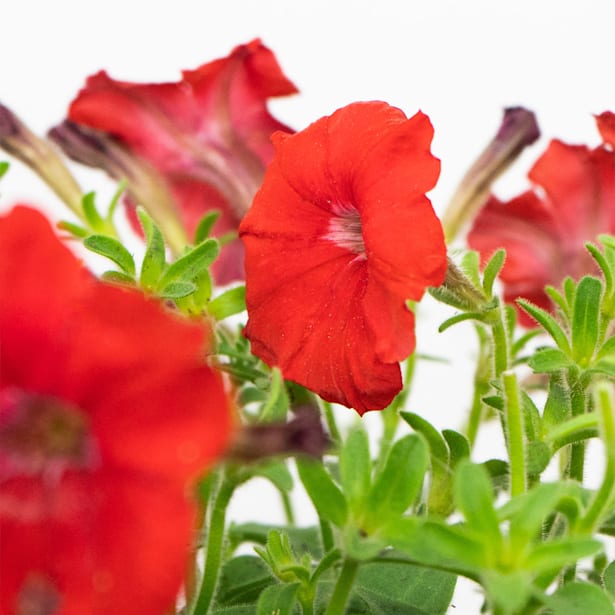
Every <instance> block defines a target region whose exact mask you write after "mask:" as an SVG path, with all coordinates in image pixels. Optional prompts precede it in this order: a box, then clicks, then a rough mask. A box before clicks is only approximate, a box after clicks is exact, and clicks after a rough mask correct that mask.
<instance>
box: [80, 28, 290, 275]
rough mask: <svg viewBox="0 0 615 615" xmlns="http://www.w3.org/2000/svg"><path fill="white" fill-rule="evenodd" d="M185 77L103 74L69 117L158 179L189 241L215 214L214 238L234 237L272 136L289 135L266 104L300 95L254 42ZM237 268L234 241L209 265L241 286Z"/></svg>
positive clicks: (94, 79)
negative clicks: (113, 142)
mask: <svg viewBox="0 0 615 615" xmlns="http://www.w3.org/2000/svg"><path fill="white" fill-rule="evenodd" d="M182 77H183V78H182V80H181V81H179V82H176V83H159V84H135V83H126V82H122V81H115V80H113V79H111V78H109V77H108V76H107V74H106V73H105V72H99V73H97V74H96V75H93V76H92V77H90V78H89V79H88V80H87V83H86V86H85V88H84V89H83V90H81V92H79V94H78V96H77V98H76V99H75V100H74V101H73V102H72V104H71V106H70V110H69V119H70V120H72V121H73V122H76V123H78V124H83V125H85V126H88V127H90V128H94V129H96V130H99V131H103V132H106V133H109V134H110V135H112V136H113V137H116V138H117V139H119V140H120V141H121V142H122V143H123V144H124V145H126V146H127V147H128V148H129V149H130V150H132V151H133V152H134V154H136V155H137V156H138V157H140V158H143V159H146V160H147V161H149V163H151V164H152V165H153V166H154V167H155V168H156V169H157V170H158V171H159V172H160V173H161V174H163V175H164V177H165V178H166V180H167V182H168V184H169V188H170V190H171V192H172V194H173V195H174V197H175V200H176V202H177V204H178V206H179V210H180V215H181V217H182V219H183V222H184V224H185V226H186V228H187V230H188V232H189V233H190V235H191V236H192V233H193V232H194V230H195V228H196V224H197V223H198V221H199V220H200V218H201V217H202V216H203V214H205V213H206V212H207V211H209V210H211V209H220V210H221V212H222V216H221V218H220V219H219V220H218V222H217V223H216V232H217V234H218V235H220V234H224V233H226V232H228V231H234V230H236V229H237V227H238V225H239V222H240V221H241V219H242V217H243V215H244V214H245V212H246V211H247V210H248V207H249V206H250V203H251V201H252V198H253V196H254V193H255V192H256V190H257V189H258V187H259V186H260V183H261V181H262V179H263V175H264V172H265V167H266V165H267V164H268V163H269V161H270V160H271V157H272V156H273V147H272V145H271V142H270V135H271V133H272V132H273V131H275V130H286V131H289V129H288V127H286V126H285V125H284V124H281V123H280V122H278V121H277V120H276V119H274V118H273V117H272V116H271V115H270V114H269V112H268V111H267V106H266V101H267V98H269V97H272V96H285V95H288V94H293V93H294V92H296V91H297V89H296V87H295V86H294V84H293V83H292V82H291V81H289V80H288V79H287V78H286V77H285V75H284V74H283V73H282V70H281V69H280V66H279V65H278V63H277V60H276V58H275V56H274V55H273V53H272V52H271V50H270V49H268V48H267V47H265V46H264V45H263V44H262V43H261V42H260V40H253V41H251V42H250V43H248V44H246V45H240V46H238V47H236V48H235V49H234V50H233V51H232V52H231V53H230V55H229V56H228V57H226V58H222V59H218V60H214V61H213V62H210V63H208V64H203V65H202V66H200V67H199V68H197V69H196V70H192V71H184V72H183V73H182ZM143 205H144V206H146V207H147V203H143ZM242 260H243V250H242V247H241V243H240V242H239V241H234V242H233V243H232V244H229V246H228V247H227V248H225V249H224V250H223V253H222V255H221V258H220V259H219V261H218V263H217V264H216V266H215V267H217V269H215V272H216V274H217V279H218V281H219V282H221V283H225V282H228V281H230V280H232V279H237V278H241V279H243V276H244V273H243V267H242Z"/></svg>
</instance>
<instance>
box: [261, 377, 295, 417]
mask: <svg viewBox="0 0 615 615" xmlns="http://www.w3.org/2000/svg"><path fill="white" fill-rule="evenodd" d="M288 406H289V400H288V394H287V392H286V386H285V385H284V378H283V377H282V372H281V371H280V368H279V367H274V368H273V369H272V370H271V384H270V386H269V397H268V399H267V403H266V404H265V405H264V406H263V407H262V409H261V411H260V416H259V420H260V422H261V423H271V422H274V421H284V420H286V413H287V411H288Z"/></svg>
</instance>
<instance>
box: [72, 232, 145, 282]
mask: <svg viewBox="0 0 615 615" xmlns="http://www.w3.org/2000/svg"><path fill="white" fill-rule="evenodd" d="M83 245H84V246H85V247H86V248H87V249H88V250H91V251H92V252H96V254H101V255H102V256H105V257H107V258H108V259H110V260H112V261H113V262H114V263H115V264H116V265H117V266H118V267H120V269H122V271H124V272H125V273H127V274H129V275H131V276H134V275H135V272H136V269H135V261H134V259H133V257H132V254H131V253H130V252H129V251H128V250H127V249H126V248H125V247H124V246H123V245H122V244H121V243H120V242H119V241H118V240H117V239H114V238H113V237H108V236H107V235H90V236H89V237H86V238H85V240H84V241H83Z"/></svg>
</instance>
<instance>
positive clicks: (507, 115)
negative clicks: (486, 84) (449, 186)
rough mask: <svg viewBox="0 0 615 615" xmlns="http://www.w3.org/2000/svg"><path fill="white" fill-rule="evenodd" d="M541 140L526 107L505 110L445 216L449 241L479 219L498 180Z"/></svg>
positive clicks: (532, 117)
mask: <svg viewBox="0 0 615 615" xmlns="http://www.w3.org/2000/svg"><path fill="white" fill-rule="evenodd" d="M539 137H540V129H539V128H538V123H537V121H536V116H535V115H534V113H533V112H532V111H528V110H527V109H524V108H523V107H510V108H508V109H505V110H504V117H503V119H502V123H501V124H500V127H499V129H498V131H497V133H496V135H495V136H494V137H493V139H492V140H491V142H490V143H489V144H488V145H487V147H486V148H485V149H484V151H483V152H482V153H481V155H480V156H479V157H478V158H477V160H476V161H475V162H474V164H473V165H472V166H471V167H470V168H469V169H468V171H467V172H466V174H465V175H464V177H463V179H462V180H461V183H460V184H459V186H458V188H457V190H456V191H455V193H454V194H453V197H452V198H451V200H450V203H449V205H448V207H447V208H446V211H445V212H444V215H443V216H442V226H443V227H444V233H445V235H446V239H447V241H451V240H453V239H454V238H455V237H456V236H457V234H458V233H459V231H460V230H461V229H462V228H463V227H464V226H465V225H466V224H467V223H468V222H470V221H471V220H472V219H473V218H474V217H475V216H476V214H477V213H478V212H479V210H480V208H481V207H482V205H484V203H485V202H486V200H487V197H488V196H489V192H490V190H491V186H492V185H493V183H494V182H495V180H496V179H497V178H498V177H499V176H500V175H502V173H504V171H506V169H508V167H509V166H510V165H511V164H512V163H513V162H514V161H515V160H516V159H517V158H518V157H519V155H520V154H521V152H522V151H523V150H524V149H525V148H526V147H527V146H528V145H531V144H532V143H534V142H535V141H536V140H537V139H538V138H539Z"/></svg>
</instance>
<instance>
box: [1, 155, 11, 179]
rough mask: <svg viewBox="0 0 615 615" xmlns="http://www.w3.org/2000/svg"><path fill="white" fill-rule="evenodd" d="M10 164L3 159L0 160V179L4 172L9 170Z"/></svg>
mask: <svg viewBox="0 0 615 615" xmlns="http://www.w3.org/2000/svg"><path fill="white" fill-rule="evenodd" d="M10 166H11V165H10V164H9V163H8V162H6V161H4V160H3V161H2V162H0V179H2V178H3V177H4V176H5V175H6V172H7V171H8V170H9V167H10Z"/></svg>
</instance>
